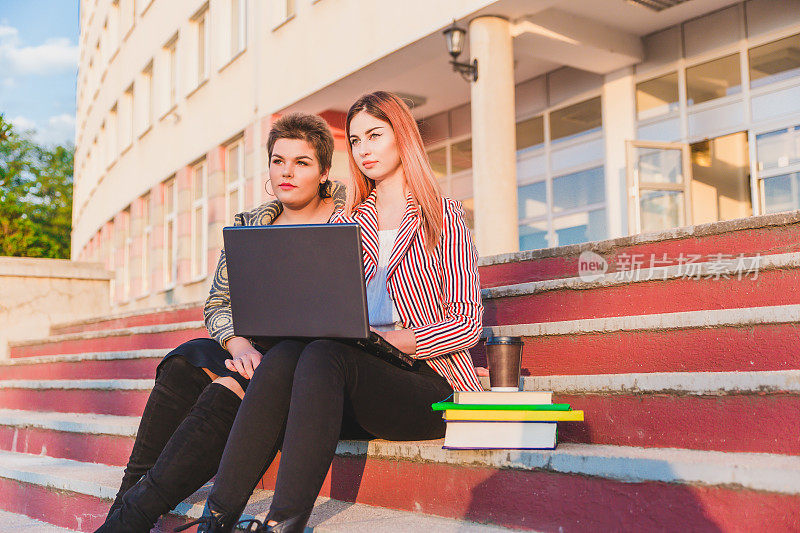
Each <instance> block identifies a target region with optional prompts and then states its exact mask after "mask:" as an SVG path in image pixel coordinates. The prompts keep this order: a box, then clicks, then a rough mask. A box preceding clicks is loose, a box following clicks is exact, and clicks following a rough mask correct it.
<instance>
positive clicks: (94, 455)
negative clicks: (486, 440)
mask: <svg viewBox="0 0 800 533" xmlns="http://www.w3.org/2000/svg"><path fill="white" fill-rule="evenodd" d="M524 386H525V388H526V389H527V390H552V391H554V392H555V396H554V401H556V402H564V403H569V404H571V405H572V406H573V408H575V409H582V410H584V412H585V413H586V419H585V421H584V422H571V423H562V424H560V425H559V442H562V443H568V442H573V443H586V444H609V445H621V446H638V447H652V448H686V449H694V450H715V451H730V452H753V453H772V454H787V455H800V434H799V433H798V432H797V424H796V420H795V418H796V417H795V415H794V414H795V413H798V412H800V370H792V371H777V372H730V373H726V372H721V373H715V372H697V373H694V372H687V373H656V374H622V375H590V376H543V377H526V378H525V379H524ZM87 390H88V389H87ZM137 414H138V413H137ZM793 417H794V418H793ZM138 424H139V418H138V417H137V416H113V415H106V414H76V413H71V412H67V413H64V412H38V411H33V410H31V409H29V408H28V409H26V410H22V409H0V449H2V450H8V451H17V452H24V453H33V454H43V455H48V456H51V457H60V458H67V459H75V460H79V461H87V462H97V463H103V464H110V465H124V464H125V463H126V462H127V459H128V456H129V454H130V450H131V448H132V446H133V439H134V437H135V435H136V431H137V429H138Z"/></svg>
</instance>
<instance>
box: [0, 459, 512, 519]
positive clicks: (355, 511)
mask: <svg viewBox="0 0 800 533" xmlns="http://www.w3.org/2000/svg"><path fill="white" fill-rule="evenodd" d="M121 477H122V469H121V468H116V467H109V466H105V465H97V464H92V463H82V462H78V461H69V460H63V459H52V458H48V457H40V456H34V455H29V454H14V453H8V452H0V493H3V494H4V495H6V496H8V498H4V499H2V500H0V507H3V508H5V509H14V510H13V511H12V512H15V513H23V514H24V515H28V516H30V517H34V518H39V519H41V520H46V521H47V522H48V523H50V524H53V525H55V526H62V527H70V528H73V529H75V530H77V531H94V529H95V528H97V527H98V526H99V525H100V524H102V522H103V520H104V518H105V515H106V512H107V510H108V506H109V505H110V503H111V499H112V498H113V497H114V494H115V492H116V489H117V488H118V485H119V480H120V479H121ZM208 491H209V486H206V487H204V488H202V489H201V490H199V491H198V492H197V493H195V494H194V495H192V496H191V497H190V498H188V499H187V500H186V501H184V502H183V503H181V504H180V505H178V507H177V508H176V509H175V510H174V511H173V512H172V513H171V514H170V515H169V516H167V517H165V518H164V519H162V520H161V521H160V522H159V524H158V526H157V527H156V529H154V531H172V528H174V527H175V526H177V525H179V524H182V523H186V522H187V521H189V520H191V519H195V518H198V517H199V516H200V514H201V513H202V509H203V504H204V502H205V499H206V497H207V494H208ZM33 494H36V496H37V497H38V499H37V500H35V501H31V500H30V499H29V498H30V496H31V495H33ZM271 500H272V492H271V491H266V490H263V489H261V490H256V491H255V492H254V494H253V496H252V497H251V498H250V502H249V504H248V506H247V508H246V509H245V513H247V514H250V515H254V516H256V517H257V518H259V519H263V517H264V515H265V513H266V511H267V510H268V508H269V505H270V503H271ZM51 527H52V526H51ZM307 531H312V532H321V533H323V532H340V531H354V532H364V533H367V532H380V531H387V532H388V531H401V532H403V531H408V532H411V531H436V532H443V533H446V532H454V533H455V532H460V533H463V532H467V533H502V532H509V531H515V530H514V529H509V528H505V527H499V526H491V525H484V524H478V523H474V522H470V521H464V520H458V519H447V518H441V517H437V516H430V515H424V514H421V513H413V512H408V511H398V510H393V509H388V508H382V507H375V506H370V505H365V504H353V503H351V502H343V501H337V500H334V499H331V498H328V497H324V496H322V497H320V498H318V499H317V502H316V504H315V508H314V512H313V513H312V515H311V519H310V521H309V527H308V528H307ZM517 531H518V530H517Z"/></svg>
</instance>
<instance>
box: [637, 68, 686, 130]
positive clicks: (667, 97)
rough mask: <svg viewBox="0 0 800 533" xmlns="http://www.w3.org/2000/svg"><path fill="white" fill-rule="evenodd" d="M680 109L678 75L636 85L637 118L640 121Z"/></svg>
mask: <svg viewBox="0 0 800 533" xmlns="http://www.w3.org/2000/svg"><path fill="white" fill-rule="evenodd" d="M677 109H678V73H677V72H672V73H670V74H667V75H665V76H661V77H658V78H654V79H652V80H647V81H643V82H641V83H637V84H636V116H637V118H638V119H639V120H644V119H647V118H651V117H655V116H659V115H664V114H667V113H670V112H672V111H675V110H677Z"/></svg>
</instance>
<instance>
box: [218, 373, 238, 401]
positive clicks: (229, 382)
mask: <svg viewBox="0 0 800 533" xmlns="http://www.w3.org/2000/svg"><path fill="white" fill-rule="evenodd" d="M214 383H217V384H219V385H222V386H223V387H225V388H226V389H228V390H230V391H232V392H233V393H234V394H236V396H238V397H239V398H240V399H241V398H244V389H243V388H242V386H241V385H239V382H238V381H236V380H235V379H233V378H232V377H230V376H222V377H221V378H217V379H215V380H214Z"/></svg>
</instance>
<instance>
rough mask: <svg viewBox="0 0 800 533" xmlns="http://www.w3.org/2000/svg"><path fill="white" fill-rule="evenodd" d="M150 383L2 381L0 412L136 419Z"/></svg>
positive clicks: (90, 380) (58, 380)
mask: <svg viewBox="0 0 800 533" xmlns="http://www.w3.org/2000/svg"><path fill="white" fill-rule="evenodd" d="M153 382H154V380H153V378H150V379H83V380H60V379H54V380H21V379H19V380H3V381H0V409H23V410H28V411H55V412H59V413H94V414H106V415H120V416H140V415H141V414H142V410H143V409H144V406H145V403H147V397H148V395H149V394H150V389H152V387H153Z"/></svg>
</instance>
